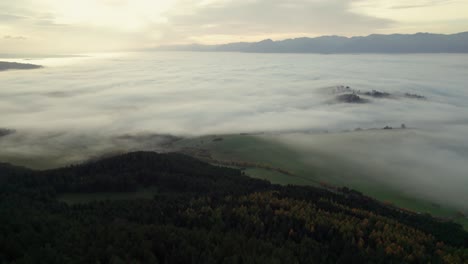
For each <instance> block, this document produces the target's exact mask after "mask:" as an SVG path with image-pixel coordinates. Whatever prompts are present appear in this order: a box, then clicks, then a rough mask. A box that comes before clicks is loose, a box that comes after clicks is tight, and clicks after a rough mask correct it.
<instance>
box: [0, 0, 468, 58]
mask: <svg viewBox="0 0 468 264" xmlns="http://www.w3.org/2000/svg"><path fill="white" fill-rule="evenodd" d="M462 31H468V0H412V1H407V0H290V1H287V0H79V1H78V0H0V53H44V52H45V53H62V52H64V53H66V52H100V51H118V50H129V49H139V48H146V47H152V46H158V45H162V44H182V43H195V42H196V43H204V44H214V43H226V42H238V41H258V40H262V39H266V38H272V39H284V38H290V37H303V36H310V37H313V36H320V35H344V36H354V35H368V34H373V33H383V34H387V33H415V32H432V33H456V32H462Z"/></svg>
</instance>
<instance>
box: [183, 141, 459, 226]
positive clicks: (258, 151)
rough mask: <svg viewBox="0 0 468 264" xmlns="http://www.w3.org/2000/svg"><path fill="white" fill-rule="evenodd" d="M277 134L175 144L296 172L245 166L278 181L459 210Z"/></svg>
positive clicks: (421, 207)
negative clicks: (277, 137) (294, 145)
mask: <svg viewBox="0 0 468 264" xmlns="http://www.w3.org/2000/svg"><path fill="white" fill-rule="evenodd" d="M274 137H275V136H274V135H216V136H203V137H197V138H190V139H183V140H181V141H178V142H176V143H175V148H176V149H178V150H181V151H184V149H203V150H206V151H207V152H208V153H209V154H210V155H211V158H213V159H215V160H234V161H245V162H252V163H260V164H268V165H270V166H272V167H276V168H281V169H284V170H287V171H289V172H292V173H293V174H294V175H286V174H283V173H280V172H278V171H274V170H268V169H264V168H256V167H246V168H244V171H245V173H246V174H248V175H250V176H252V177H255V178H260V179H265V180H268V181H270V182H272V183H276V184H285V185H286V184H295V185H315V186H317V185H321V184H322V185H323V184H328V185H331V186H336V187H342V186H346V187H349V188H353V189H355V190H357V191H360V192H362V193H364V194H365V195H368V196H371V197H373V198H375V199H377V200H380V201H382V202H386V203H390V204H393V205H395V206H398V207H401V208H405V209H409V210H411V211H415V212H418V213H429V214H432V215H434V216H437V217H448V218H454V217H455V216H456V213H457V210H455V209H453V208H450V207H449V206H446V205H439V204H436V203H433V202H431V201H428V200H424V199H421V198H419V197H416V196H411V195H408V194H404V193H402V192H400V191H399V190H397V189H394V188H392V187H391V186H388V185H387V184H385V183H384V182H381V181H379V180H377V179H375V177H372V175H371V172H368V171H363V170H362V168H361V167H359V166H358V165H357V164H353V163H352V162H349V161H347V160H344V159H339V158H338V157H335V156H330V155H327V154H324V153H320V152H317V153H313V152H312V154H310V153H309V152H308V154H306V155H305V154H304V153H301V152H300V151H298V150H295V149H293V148H292V147H289V146H287V145H285V144H282V143H280V142H278V141H275V140H272V138H274ZM221 139H222V140H221ZM456 221H457V222H459V223H460V224H462V225H464V227H465V228H467V230H468V219H466V218H462V217H458V218H456Z"/></svg>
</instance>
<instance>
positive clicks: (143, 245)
mask: <svg viewBox="0 0 468 264" xmlns="http://www.w3.org/2000/svg"><path fill="white" fill-rule="evenodd" d="M148 190H151V192H153V196H152V197H147V198H137V199H126V198H125V196H122V198H121V199H113V200H112V201H111V200H96V201H91V200H90V201H87V202H79V203H65V202H63V199H62V197H63V196H64V195H67V194H77V195H83V196H86V195H90V196H91V195H95V194H98V193H110V192H112V193H115V194H122V195H124V194H128V193H138V192H142V191H145V192H148ZM93 197H95V196H93ZM0 233H1V234H2V236H0V262H1V263H130V262H131V263H370V262H371V263H428V262H431V263H466V262H467V261H468V233H466V232H465V231H463V229H462V228H461V227H460V225H457V224H454V223H451V222H440V221H439V220H437V219H434V218H432V217H431V216H429V215H420V214H415V213H411V212H406V211H404V210H399V209H398V208H394V207H389V206H387V205H384V204H382V203H380V202H378V201H376V200H374V199H371V198H368V197H366V196H363V195H362V194H360V193H359V192H356V191H353V190H350V189H348V188H341V189H338V190H336V191H334V192H331V191H327V190H324V189H320V188H315V187H299V186H281V185H274V184H270V183H269V182H267V181H264V180H259V179H252V178H250V177H248V176H246V175H244V174H243V173H242V172H241V171H239V170H236V169H231V168H222V167H216V166H212V165H209V164H207V163H204V162H201V161H199V160H197V159H194V158H191V157H188V156H185V155H182V154H172V153H171V154H157V153H153V152H135V153H129V154H125V155H120V156H115V157H110V158H105V159H102V160H98V161H91V162H88V163H85V164H81V165H76V166H69V167H66V168H60V169H54V170H47V171H31V170H27V169H24V168H19V167H13V166H10V165H7V164H0Z"/></svg>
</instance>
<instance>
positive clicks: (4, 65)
mask: <svg viewBox="0 0 468 264" xmlns="http://www.w3.org/2000/svg"><path fill="white" fill-rule="evenodd" d="M39 68H42V66H40V65H35V64H29V63H17V62H7V61H0V71H7V70H33V69H39Z"/></svg>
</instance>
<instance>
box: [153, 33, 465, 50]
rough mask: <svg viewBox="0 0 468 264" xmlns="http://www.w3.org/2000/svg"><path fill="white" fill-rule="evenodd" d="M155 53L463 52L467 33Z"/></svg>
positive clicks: (328, 39)
mask: <svg viewBox="0 0 468 264" xmlns="http://www.w3.org/2000/svg"><path fill="white" fill-rule="evenodd" d="M157 50H178V51H211V52H214V51H218V52H219V51H223V52H256V53H467V52H468V32H463V33H458V34H451V35H443V34H430V33H417V34H409V35H407V34H392V35H378V34H373V35H369V36H366V37H350V38H348V37H341V36H322V37H316V38H295V39H286V40H280V41H273V40H271V39H267V40H263V41H260V42H240V43H229V44H221V45H196V44H193V45H180V46H163V47H159V48H158V49H157Z"/></svg>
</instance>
